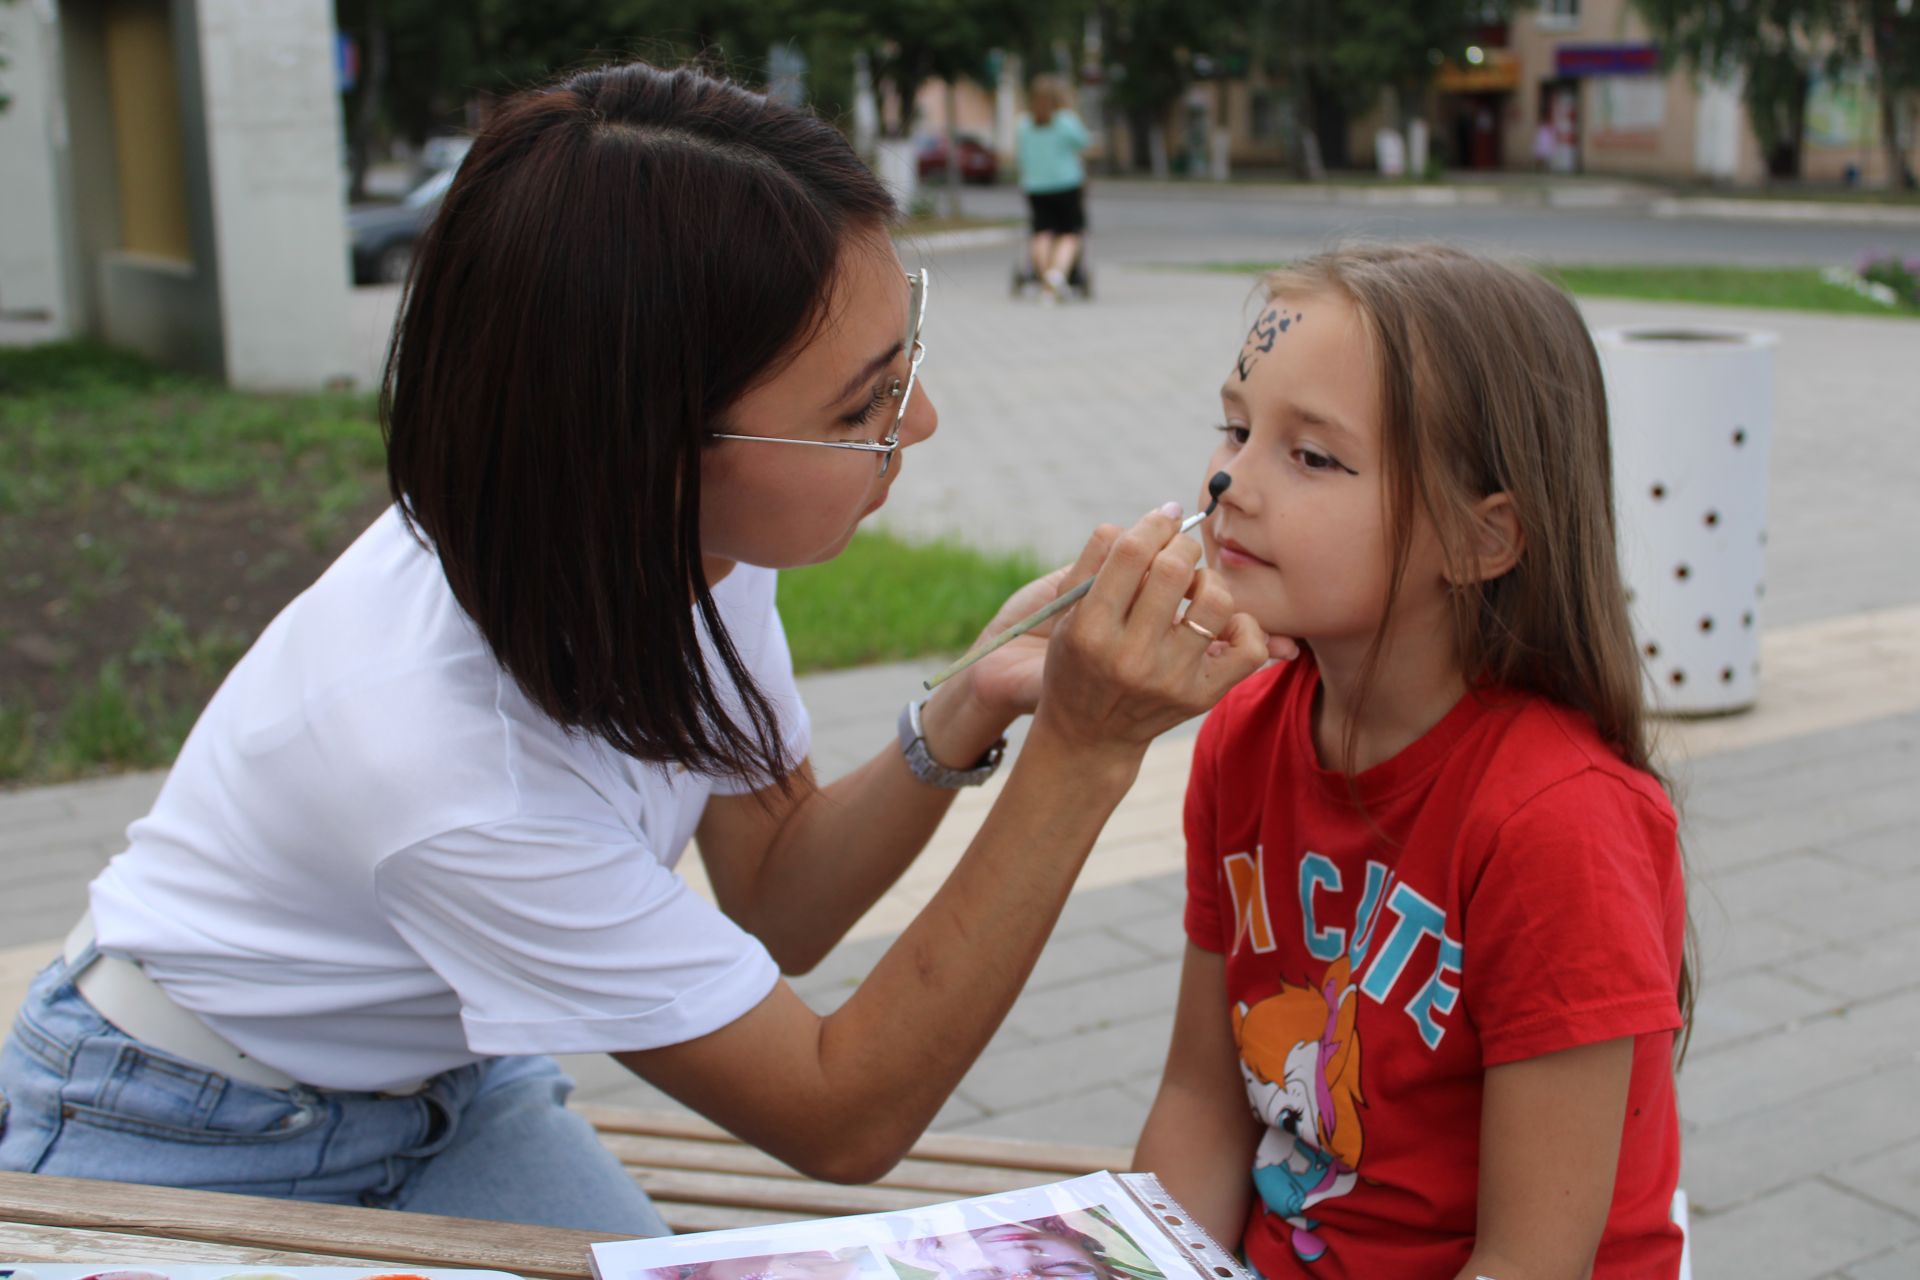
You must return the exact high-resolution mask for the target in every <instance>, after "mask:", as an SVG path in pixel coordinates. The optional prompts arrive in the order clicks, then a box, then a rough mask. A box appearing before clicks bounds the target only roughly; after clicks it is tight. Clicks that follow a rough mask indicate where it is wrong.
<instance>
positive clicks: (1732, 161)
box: [919, 0, 1920, 186]
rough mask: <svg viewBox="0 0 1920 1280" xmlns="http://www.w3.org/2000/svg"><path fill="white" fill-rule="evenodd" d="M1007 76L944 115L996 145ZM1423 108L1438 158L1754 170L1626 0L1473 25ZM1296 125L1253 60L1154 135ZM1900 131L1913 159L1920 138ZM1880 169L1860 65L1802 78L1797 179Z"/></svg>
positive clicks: (1724, 111)
mask: <svg viewBox="0 0 1920 1280" xmlns="http://www.w3.org/2000/svg"><path fill="white" fill-rule="evenodd" d="M1280 38H1282V39H1284V33H1282V34H1281V37H1280ZM1014 70H1015V71H1016V72H1017V68H1015V69H1014ZM1017 87H1018V85H1017V81H1015V82H1014V83H1013V84H1011V85H1010V84H1008V83H1004V82H1003V83H1002V84H1001V85H1000V86H998V87H997V89H996V90H993V91H989V90H984V89H981V88H980V87H978V86H976V85H972V84H966V85H962V86H960V90H959V93H958V95H957V112H956V115H957V122H958V125H959V128H960V129H961V130H962V131H966V132H971V133H974V134H977V135H979V136H980V137H982V138H983V139H986V138H991V139H992V140H993V141H994V143H995V144H996V145H997V146H998V147H999V148H1000V149H1001V150H1002V152H1003V153H1004V152H1005V151H1006V150H1007V149H1009V148H1010V146H1011V140H1010V139H1011V127H1010V121H1011V115H1012V111H1013V109H1014V108H1013V100H1014V99H1013V94H1014V92H1015V90H1016V89H1017ZM1080 93H1081V95H1082V99H1081V102H1080V103H1079V106H1080V110H1081V115H1082V116H1083V117H1084V118H1086V120H1087V124H1088V125H1089V127H1090V128H1091V129H1092V130H1093V131H1094V147H1093V152H1092V154H1093V156H1095V157H1103V156H1105V155H1106V154H1107V153H1108V151H1109V150H1111V151H1113V152H1114V153H1116V155H1117V158H1118V159H1119V161H1120V163H1121V165H1122V167H1124V168H1129V169H1131V168H1135V167H1143V166H1144V164H1145V161H1146V157H1145V156H1144V155H1143V156H1141V157H1140V163H1139V164H1138V165H1136V162H1135V159H1134V157H1133V155H1132V151H1133V150H1134V149H1135V147H1136V146H1137V145H1138V140H1136V139H1135V138H1133V137H1131V136H1130V133H1129V130H1127V129H1126V128H1125V127H1123V126H1122V124H1121V122H1118V121H1115V120H1112V119H1108V118H1104V113H1103V112H1102V111H1101V110H1100V107H1099V93H1100V89H1099V86H1098V85H1089V84H1083V85H1082V86H1081V88H1080ZM1019 99H1020V101H1022V102H1023V101H1024V94H1023V93H1021V94H1019ZM946 101H947V99H946V96H945V91H944V88H943V87H942V86H939V85H928V86H926V87H925V88H924V89H923V90H922V93H921V95H920V99H919V105H920V108H921V111H920V120H921V123H922V128H924V129H925V130H926V131H928V132H938V131H939V130H940V129H942V128H943V127H944V121H945V117H946V110H945V103H946ZM1426 107H1427V109H1426V113H1425V117H1426V121H1427V124H1428V126H1429V129H1430V150H1431V153H1432V154H1434V155H1435V156H1437V157H1438V158H1439V159H1440V161H1441V162H1442V164H1443V165H1444V166H1445V168H1447V169H1448V170H1452V171H1462V170H1465V171H1472V170H1510V171H1526V170H1544V171H1549V172H1558V173H1593V174H1605V175H1613V176H1622V177H1647V178H1658V179H1662V180H1670V181H1694V180H1705V181H1717V182H1727V183H1731V184H1734V185H1741V186H1750V185H1757V184H1759V183H1761V182H1762V181H1764V180H1765V178H1766V176H1767V163H1766V157H1765V156H1764V155H1763V154H1762V151H1761V147H1760V144H1759V141H1758V140H1757V139H1756V138H1755V136H1754V132H1753V127H1752V125H1751V124H1750V123H1749V122H1748V119H1747V113H1746V109H1745V108H1744V106H1743V105H1742V104H1741V101H1740V87H1739V84H1738V83H1737V82H1734V81H1717V80H1713V79H1710V78H1702V77H1698V76H1696V75H1694V74H1693V73H1692V72H1690V71H1688V70H1685V69H1683V68H1679V67H1672V68H1663V62H1662V57H1661V51H1660V48H1659V46H1658V45H1657V44H1656V42H1655V41H1654V39H1653V36H1652V34H1651V33H1650V31H1649V30H1648V28H1647V26H1646V24H1645V22H1644V21H1643V20H1642V19H1641V18H1640V16H1639V14H1638V13H1637V12H1635V10H1634V9H1633V6H1632V4H1631V3H1630V0H1540V3H1538V4H1537V5H1536V6H1534V7H1531V8H1527V9H1523V10H1521V11H1519V12H1517V13H1515V14H1514V16H1513V18H1512V19H1511V21H1510V22H1505V23H1499V24H1495V25H1490V26H1488V27H1487V28H1485V29H1484V30H1483V31H1482V32H1481V33H1480V42H1479V43H1478V44H1476V45H1474V46H1473V47H1472V48H1470V49H1469V50H1468V51H1467V55H1466V57H1465V58H1463V59H1459V60H1450V61H1448V62H1447V63H1446V64H1444V65H1443V66H1442V67H1441V68H1440V71H1439V73H1438V74H1437V75H1436V77H1435V79H1434V83H1433V87H1432V92H1431V96H1430V99H1429V101H1428V103H1427V104H1426ZM1388 123H1390V116H1389V112H1388V111H1386V110H1385V109H1384V108H1382V109H1379V110H1375V111H1372V112H1368V113H1364V114H1360V115H1356V116H1354V117H1353V118H1352V119H1351V120H1350V121H1349V122H1348V124H1347V128H1346V129H1345V131H1344V135H1343V136H1339V137H1335V138H1328V139H1324V140H1323V141H1322V145H1321V150H1322V152H1323V153H1324V154H1325V155H1326V159H1327V162H1328V163H1329V164H1330V165H1334V166H1338V165H1340V164H1341V163H1343V162H1345V163H1351V164H1354V165H1356V166H1361V167H1371V165H1372V163H1373V160H1374V147H1375V138H1376V135H1377V132H1378V131H1379V129H1380V128H1381V127H1382V126H1383V125H1386V124H1388ZM1542 126H1545V128H1544V131H1543V128H1542ZM1909 127H1910V128H1911V126H1909ZM1298 128H1299V125H1298V122H1297V121H1296V119H1295V103H1294V101H1293V99H1292V95H1291V94H1290V93H1289V92H1288V90H1287V88H1286V86H1284V85H1282V84H1276V83H1273V82H1271V81H1268V80H1266V79H1263V78H1262V77H1261V76H1260V75H1259V74H1258V73H1257V72H1256V73H1253V74H1248V75H1238V76H1222V77H1220V78H1216V79H1208V80H1201V81H1197V82H1196V83H1194V84H1193V85H1192V86H1191V87H1190V89H1189V90H1188V93H1187V96H1186V98H1185V100H1183V101H1181V102H1179V103H1176V104H1174V105H1173V106H1172V107H1171V108H1170V109H1169V111H1168V113H1167V116H1166V119H1165V120H1164V122H1163V134H1162V136H1163V137H1164V138H1165V139H1166V145H1167V150H1168V153H1169V155H1170V156H1171V157H1173V161H1174V166H1175V167H1176V168H1186V169H1192V168H1193V167H1194V166H1195V164H1196V163H1198V157H1199V156H1200V155H1202V154H1204V153H1206V152H1207V151H1209V150H1210V149H1211V148H1212V147H1213V146H1214V143H1213V141H1212V139H1213V135H1214V134H1215V133H1217V132H1220V131H1224V135H1225V139H1224V140H1225V145H1226V148H1227V152H1228V154H1229V155H1230V157H1231V161H1232V163H1233V164H1234V165H1236V166H1241V165H1250V166H1259V167H1268V168H1280V167H1285V166H1287V165H1289V164H1290V163H1292V161H1293V159H1294V147H1295V141H1296V137H1297V132H1298ZM1907 141H1908V145H1909V149H1910V152H1911V153H1912V154H1913V155H1914V156H1915V157H1916V160H1917V161H1920V138H1911V137H1910V138H1909V139H1908V140H1907ZM1183 161H1184V163H1183ZM1886 169H1887V163H1886V152H1885V148H1884V147H1883V146H1882V145H1881V140H1880V118H1879V109H1878V105H1877V99H1876V96H1875V93H1874V90H1873V86H1872V83H1871V78H1870V77H1869V76H1868V75H1867V74H1866V71H1865V69H1860V70H1857V71H1856V72H1854V73H1853V74H1850V75H1843V76H1840V77H1837V78H1836V77H1827V76H1816V77H1815V78H1814V84H1813V88H1812V92H1811V93H1810V95H1809V98H1808V103H1807V113H1806V135H1805V138H1804V140H1803V145H1802V151H1801V176H1802V177H1803V178H1804V179H1805V180H1806V181H1808V182H1812V183H1840V182H1843V181H1846V180H1847V179H1848V178H1849V177H1851V179H1852V180H1853V181H1855V182H1857V183H1858V184H1860V185H1863V186H1879V185H1883V184H1884V183H1885V181H1886Z"/></svg>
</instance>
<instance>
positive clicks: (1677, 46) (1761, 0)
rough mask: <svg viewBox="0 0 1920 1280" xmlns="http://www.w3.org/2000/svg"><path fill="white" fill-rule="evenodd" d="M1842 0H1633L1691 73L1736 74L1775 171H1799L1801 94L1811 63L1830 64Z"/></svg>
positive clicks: (1834, 60) (1835, 57)
mask: <svg viewBox="0 0 1920 1280" xmlns="http://www.w3.org/2000/svg"><path fill="white" fill-rule="evenodd" d="M1845 3H1847V0H1634V4H1635V7H1636V8H1638V9H1639V11H1640V13H1641V15H1642V16H1643V17H1645V18H1646V20H1647V24H1648V25H1649V26H1650V27H1652V28H1653V33H1654V36H1655V37H1656V38H1657V39H1658V40H1659V41H1660V43H1661V44H1662V45H1663V46H1665V48H1666V49H1667V51H1668V53H1669V55H1670V56H1673V57H1676V58H1678V59H1679V60H1680V62H1681V63H1682V64H1683V65H1685V66H1688V67H1690V68H1692V69H1693V70H1694V71H1695V72H1696V73H1698V74H1702V75H1708V76H1713V77H1715V78H1719V79H1728V78H1735V77H1738V78H1739V79H1740V80H1741V88H1740V96H1741V101H1742V104H1743V105H1744V106H1745V107H1746V111H1747V119H1748V121H1749V122H1750V123H1751V124H1752V125H1753V133H1754V137H1756V138H1757V139H1758V140H1759V142H1760V151H1761V154H1762V155H1764V156H1765V157H1766V161H1767V173H1768V174H1769V175H1770V176H1772V177H1775V178H1795V177H1798V176H1799V175H1800V153H1801V148H1802V144H1803V141H1804V139H1805V135H1806V122H1807V93H1808V90H1809V89H1811V88H1812V85H1813V74H1814V72H1815V71H1816V70H1819V69H1822V68H1826V69H1829V70H1831V69H1835V68H1836V67H1837V65H1838V61H1839V56H1840V55H1839V46H1838V45H1837V44H1836V42H1835V38H1836V36H1837V35H1838V34H1839V33H1840V32H1841V30H1842V22H1841V18H1842V12H1841V10H1842V6H1843V5H1844V4H1845ZM1823 49H1824V50H1828V51H1829V52H1827V53H1825V54H1822V53H1820V52H1817V51H1819V50H1823Z"/></svg>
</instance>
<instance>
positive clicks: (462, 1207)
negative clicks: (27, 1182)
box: [0, 961, 668, 1236]
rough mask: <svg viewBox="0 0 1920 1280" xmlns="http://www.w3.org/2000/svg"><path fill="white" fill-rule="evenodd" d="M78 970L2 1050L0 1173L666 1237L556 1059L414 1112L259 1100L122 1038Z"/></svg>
mask: <svg viewBox="0 0 1920 1280" xmlns="http://www.w3.org/2000/svg"><path fill="white" fill-rule="evenodd" d="M76 971H77V970H76V969H75V968H72V967H70V966H68V965H67V963H66V962H65V961H56V962H55V963H54V964H52V965H50V966H49V967H48V968H46V969H45V970H43V971H42V972H41V973H40V975H39V976H38V977H37V978H35V979H34V982H33V987H32V990H31V991H30V992H29V993H28V995H27V1000H26V1003H25V1004H24V1005H22V1006H21V1009H20V1014H19V1016H18V1017H17V1018H16V1019H15V1020H14V1024H13V1031H12V1034H11V1035H9V1036H8V1037H7V1040H6V1043H5V1044H4V1045H3V1046H0V1170H10V1171H15V1172H28V1173H51V1174H62V1175H65V1176H68V1177H76V1178H105V1179H110V1180H112V1181H116V1182H141V1183H149V1184H154V1185H159V1186H168V1187H188V1188H193V1189H195V1190H201V1191H232V1192H238V1193H240V1194H242V1195H256V1196H277V1197H281V1198H285V1199H293V1200H317V1201H322V1202H325V1203H329V1204H358V1205H370V1206H373V1207H375V1208H381V1209H405V1210H411V1211H413V1212H417V1213H441V1214H452V1215H455V1216H457V1217H464V1218H489V1219H495V1220H498V1221H502V1222H524V1223H530V1224H534V1225H539V1226H553V1227H577V1228H582V1229H585V1230H591V1231H605V1232H617V1233H620V1234H623V1235H629V1236H651V1235H666V1234H668V1229H667V1225H666V1223H665V1222H663V1221H661V1219H660V1215H659V1213H658V1211H656V1210H655V1209H654V1207H653V1202H652V1201H651V1200H649V1199H648V1198H647V1195H646V1193H645V1192H643V1191H642V1190H640V1188H639V1185H638V1184H636V1183H635V1182H634V1180H633V1178H632V1177H631V1175H629V1174H628V1173H627V1172H626V1170H625V1169H623V1168H621V1166H620V1162H619V1161H618V1160H617V1159H615V1158H614V1157H613V1155H612V1154H611V1153H609V1152H608V1151H607V1150H606V1148H604V1147H602V1146H601V1145H600V1141H599V1139H598V1138H597V1137H596V1136H595V1134H594V1131H593V1126H592V1125H590V1124H588V1123H587V1121H585V1120H584V1119H582V1118H581V1117H580V1116H578V1115H576V1114H574V1113H573V1112H571V1111H568V1110H567V1109H566V1100H567V1095H568V1094H569V1093H571V1092H572V1091H573V1081H572V1080H571V1079H569V1078H568V1077H567V1076H566V1075H565V1074H563V1073H562V1072H561V1070H560V1068H559V1067H558V1066H557V1065H555V1064H554V1062H553V1060H552V1059H551V1058H491V1059H488V1060H486V1061H483V1062H478V1063H475V1064H473V1065H471V1066H465V1067H459V1068H456V1069H455V1070H452V1071H448V1072H445V1073H443V1074H441V1075H438V1076H435V1077H434V1078H433V1079H432V1080H431V1081H430V1082H429V1083H428V1084H427V1087H426V1088H425V1089H423V1090H421V1091H420V1092H419V1093H417V1094H411V1095H408V1096H405V1097H388V1096H386V1095H383V1094H378V1093H354V1092H346V1091H344V1090H328V1089H310V1088H306V1087H304V1086H299V1087H295V1088H292V1089H266V1088H261V1087H260V1086H258V1085H252V1084H247V1083H244V1082H242V1081H238V1080H232V1079H229V1078H227V1077H226V1076H222V1075H219V1074H217V1073H215V1072H213V1071H209V1070H208V1069H206V1068H204V1067H200V1066H196V1065H194V1064H193V1063H190V1062H186V1061H183V1060H182V1059H179V1058H175V1057H172V1056H170V1055H168V1054H165V1053H161V1052H159V1051H158V1050H155V1049H151V1048H149V1047H147V1046H146V1045H143V1044H141V1043H140V1042H139V1041H137V1040H134V1039H133V1038H132V1037H130V1036H127V1035H125V1034H124V1033H122V1032H121V1031H119V1030H118V1029H117V1028H115V1027H114V1026H113V1024H111V1023H109V1022H108V1021H106V1019H104V1018H102V1017H101V1016H100V1015H99V1014H98V1013H96V1012H94V1010H93V1006H92V1005H89V1004H88V1003H87V1002H86V1000H85V999H84V998H83V997H82V996H81V995H80V993H79V992H78V991H77V990H75V989H74V985H73V979H72V974H73V973H74V972H76Z"/></svg>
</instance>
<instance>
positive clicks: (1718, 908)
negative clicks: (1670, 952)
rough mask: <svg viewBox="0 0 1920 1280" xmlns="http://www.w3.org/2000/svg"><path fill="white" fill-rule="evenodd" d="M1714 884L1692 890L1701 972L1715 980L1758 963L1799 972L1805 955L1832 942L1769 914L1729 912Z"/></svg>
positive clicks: (1709, 982) (1756, 966) (1707, 980)
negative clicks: (1714, 895)
mask: <svg viewBox="0 0 1920 1280" xmlns="http://www.w3.org/2000/svg"><path fill="white" fill-rule="evenodd" d="M1712 895H1713V886H1711V885H1705V886H1700V887H1699V888H1698V889H1697V891H1696V892H1695V893H1694V894H1693V896H1692V898H1693V900H1692V903H1691V906H1692V910H1693V923H1694V928H1695V929H1696V930H1697V931H1698V934H1699V941H1700V971H1701V972H1700V978H1701V982H1702V984H1703V986H1711V985H1713V984H1715V983H1718V982H1722V981H1725V980H1726V979H1729V978H1733V977H1737V976H1738V975H1740V974H1743V973H1747V972H1749V971H1751V970H1754V969H1766V968H1774V967H1778V968H1780V969H1781V970H1783V971H1785V972H1789V973H1792V974H1794V975H1795V976H1800V975H1802V974H1803V972H1804V970H1803V965H1804V964H1805V962H1806V959H1807V957H1810V956H1813V955H1816V954H1819V953H1820V952H1823V951H1826V950H1828V949H1830V948H1831V947H1832V945H1833V944H1832V943H1831V942H1829V941H1828V940H1827V939H1825V938H1823V937H1819V936H1818V935H1815V934H1811V933H1807V932H1804V931H1803V930H1800V929H1796V928H1794V927H1793V926H1792V925H1790V924H1787V923H1786V922H1784V921H1781V920H1776V919H1773V918H1772V917H1770V916H1742V917H1740V918H1738V919H1735V918H1733V917H1731V916H1729V915H1728V914H1727V912H1726V910H1725V909H1724V907H1723V906H1722V904H1721V903H1720V902H1719V901H1718V900H1717V899H1715V898H1714V897H1713V896H1712Z"/></svg>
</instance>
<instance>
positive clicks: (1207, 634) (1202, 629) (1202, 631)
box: [1180, 618, 1220, 640]
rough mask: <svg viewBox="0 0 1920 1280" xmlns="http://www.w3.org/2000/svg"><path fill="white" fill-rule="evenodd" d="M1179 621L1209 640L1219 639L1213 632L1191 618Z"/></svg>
mask: <svg viewBox="0 0 1920 1280" xmlns="http://www.w3.org/2000/svg"><path fill="white" fill-rule="evenodd" d="M1180 621H1181V622H1182V623H1183V624H1184V625H1186V626H1189V627H1192V628H1193V629H1194V630H1195V631H1198V632H1199V633H1200V634H1201V635H1203V636H1205V637H1206V638H1207V639H1209V640H1218V639H1219V638H1220V637H1219V636H1217V635H1215V634H1214V633H1213V632H1211V631H1209V630H1207V629H1206V628H1205V627H1203V626H1201V625H1200V624H1199V623H1197V622H1195V621H1194V620H1193V619H1192V618H1182V619H1180Z"/></svg>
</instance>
